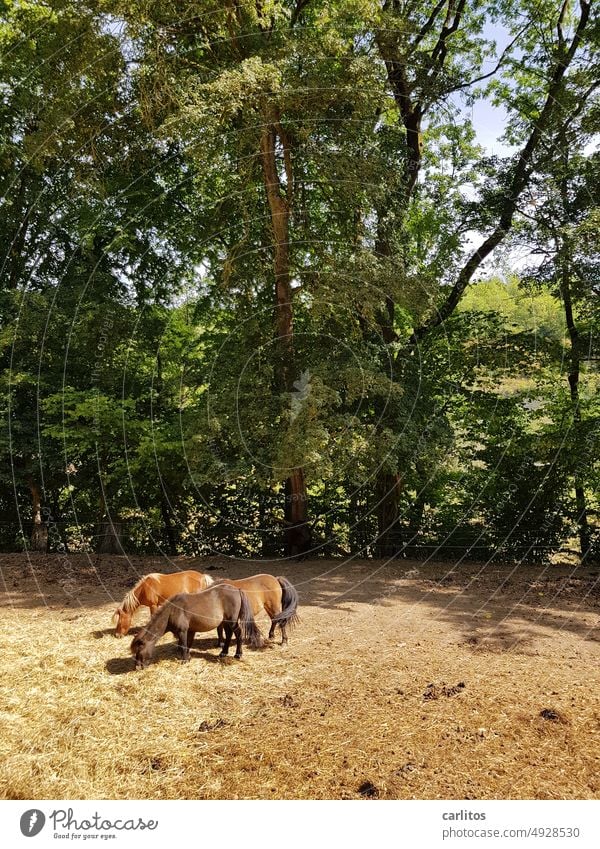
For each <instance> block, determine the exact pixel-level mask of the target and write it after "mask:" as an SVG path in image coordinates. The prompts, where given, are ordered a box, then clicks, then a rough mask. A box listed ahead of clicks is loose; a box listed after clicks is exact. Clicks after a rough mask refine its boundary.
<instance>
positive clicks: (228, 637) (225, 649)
mask: <svg viewBox="0 0 600 849" xmlns="http://www.w3.org/2000/svg"><path fill="white" fill-rule="evenodd" d="M232 633H233V628H232V627H231V623H230V622H226V623H225V642H224V643H223V648H222V650H221V657H227V655H228V654H229V646H230V645H231V635H232Z"/></svg>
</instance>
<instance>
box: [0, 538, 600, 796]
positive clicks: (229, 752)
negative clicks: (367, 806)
mask: <svg viewBox="0 0 600 849" xmlns="http://www.w3.org/2000/svg"><path fill="white" fill-rule="evenodd" d="M0 566H1V571H2V578H3V582H4V583H3V586H2V588H1V589H2V594H1V598H0V602H1V604H2V607H3V610H2V623H3V624H2V629H1V634H0V640H1V646H0V723H1V728H2V731H1V733H0V796H2V797H3V798H9V799H25V798H27V799H29V798H33V799H43V798H51V799H60V798H74V799H85V798H92V799H94V798H100V799H128V798H137V799H145V798H169V799H171V798H180V799H200V798H213V799H214V798H261V799H265V798H267V799H273V798H317V799H323V798H334V799H339V798H342V799H352V798H361V797H362V798H365V799H376V798H381V799H390V798H400V799H436V798H449V799H488V798H501V799H521V798H536V799H554V798H568V799H589V798H600V663H599V660H600V583H599V580H600V579H599V573H598V572H597V571H596V572H594V571H593V570H590V569H579V570H574V569H573V568H572V567H566V566H564V567H558V566H552V567H545V568H544V567H539V568H523V567H519V568H518V569H516V570H515V569H514V568H513V567H510V566H505V567H500V566H498V565H493V566H488V567H486V568H485V570H483V568H482V566H479V565H476V564H462V565H460V566H457V567H453V566H452V565H451V564H443V563H435V564H431V563H429V564H422V563H416V562H408V561H400V562H394V563H391V564H383V563H381V562H377V561H368V562H367V561H353V562H349V563H343V562H342V561H314V562H305V563H300V564H298V563H281V562H279V563H268V562H264V561H263V562H257V561H255V562H248V561H245V562H233V561H230V560H224V559H216V560H215V559H204V558H201V559H196V560H194V559H190V558H175V559H172V560H171V561H167V560H162V559H160V558H148V557H147V558H140V557H131V558H126V557H109V556H103V557H101V558H99V557H95V556H90V557H87V556H85V555H73V556H69V557H68V558H65V557H64V556H59V555H56V556H55V555H49V556H40V555H37V556H32V557H30V558H28V557H27V556H25V555H0ZM209 566H217V567H218V569H217V571H215V572H213V573H212V574H214V575H217V576H222V577H225V576H227V577H241V576H245V575H249V574H254V573H257V572H271V573H274V574H277V575H279V574H285V575H287V577H288V578H289V579H290V580H291V581H292V583H294V584H295V586H296V587H297V588H298V590H299V592H300V596H301V608H300V614H301V620H302V621H301V624H300V625H299V626H298V628H297V629H296V631H295V632H293V634H292V636H291V639H290V642H289V645H288V646H286V647H282V646H280V645H278V644H277V645H274V646H272V647H269V648H267V649H265V650H263V651H251V650H250V649H246V650H245V652H244V657H243V659H242V660H241V661H235V660H233V659H231V660H227V661H221V660H219V659H218V657H217V655H218V649H217V647H216V635H213V634H210V635H205V636H202V635H199V637H198V638H197V640H196V643H195V647H194V649H193V651H192V660H191V663H189V664H187V665H182V664H181V663H180V662H179V660H178V658H177V655H176V652H175V644H174V643H173V638H172V636H171V635H167V636H166V637H165V638H164V639H163V641H162V642H161V643H160V644H159V646H158V649H157V653H156V657H155V662H154V663H153V664H152V665H151V666H150V667H149V668H148V669H146V670H144V671H143V672H135V671H134V668H133V659H132V658H131V656H130V655H129V643H130V638H129V639H123V640H117V639H115V637H114V636H113V631H112V627H111V614H112V612H113V610H114V608H115V607H116V603H117V602H118V601H120V599H121V598H122V596H123V595H124V594H125V592H126V590H127V589H128V588H129V587H131V586H132V585H133V584H134V583H135V582H136V580H137V579H138V578H139V577H140V576H141V575H143V574H145V573H147V572H151V571H176V570H178V569H190V568H196V569H199V570H201V571H205V570H207V568H208V567H209ZM147 618H148V611H147V609H146V608H144V609H142V611H141V612H140V613H138V616H137V618H136V619H135V620H134V624H138V625H139V624H140V623H143V622H145V621H146V619H147ZM260 622H261V624H262V625H265V624H266V623H267V622H268V620H262V619H261V620H260ZM263 630H266V628H264V627H263Z"/></svg>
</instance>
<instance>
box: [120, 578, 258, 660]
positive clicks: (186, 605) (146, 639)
mask: <svg viewBox="0 0 600 849" xmlns="http://www.w3.org/2000/svg"><path fill="white" fill-rule="evenodd" d="M217 627H221V628H224V629H225V644H224V646H223V650H222V652H221V656H222V657H225V656H226V655H227V654H228V652H229V645H230V643H231V637H232V634H235V639H236V652H235V656H236V658H240V657H241V656H242V639H244V640H246V642H248V643H250V645H251V646H252V648H262V646H263V638H262V635H261V633H260V631H259V629H258V626H257V625H256V622H255V621H254V617H253V616H252V606H251V604H250V601H249V599H248V596H247V595H246V593H244V592H242V590H238V589H236V588H235V587H231V586H228V585H227V584H224V583H219V584H215V585H214V586H212V587H209V588H208V589H207V590H204V591H203V592H200V593H191V594H190V593H181V594H180V595H175V596H173V597H172V598H170V599H169V600H168V601H166V602H165V603H164V604H163V606H162V607H160V608H159V609H158V611H157V612H156V613H155V614H154V616H153V617H152V619H151V620H150V622H148V624H147V625H146V627H145V628H142V629H141V631H140V632H139V633H138V634H136V636H135V637H134V638H133V641H132V643H131V653H132V654H133V655H135V668H136V669H143V668H144V667H146V666H148V664H149V663H150V661H151V659H152V656H153V654H154V646H155V645H156V642H157V640H159V639H160V638H161V637H162V635H163V634H165V633H166V632H167V631H171V633H172V634H174V635H175V637H176V638H177V641H178V643H179V646H180V648H181V658H182V660H183V661H188V660H189V659H190V648H191V646H192V643H193V642H194V637H195V636H196V631H212V630H213V628H217Z"/></svg>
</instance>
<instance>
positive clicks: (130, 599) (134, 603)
mask: <svg viewBox="0 0 600 849" xmlns="http://www.w3.org/2000/svg"><path fill="white" fill-rule="evenodd" d="M150 574H152V573H150ZM150 574H148V575H144V577H143V578H140V579H139V581H138V582H137V584H136V585H135V587H133V588H132V589H131V590H129V592H128V593H127V595H126V596H125V598H124V599H123V601H122V602H121V609H122V610H124V611H125V613H133V612H134V611H135V610H137V609H138V607H139V606H140V602H139V600H138V597H137V595H136V591H137V590H139V588H140V587H141V585H142V584H143V583H144V581H145V580H146V579H147V578H149V577H150Z"/></svg>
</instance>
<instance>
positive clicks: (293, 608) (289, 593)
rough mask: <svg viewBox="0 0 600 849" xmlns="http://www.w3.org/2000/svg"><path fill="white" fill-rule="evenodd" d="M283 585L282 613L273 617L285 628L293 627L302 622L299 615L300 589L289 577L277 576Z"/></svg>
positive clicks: (275, 622)
mask: <svg viewBox="0 0 600 849" xmlns="http://www.w3.org/2000/svg"><path fill="white" fill-rule="evenodd" d="M277 580H278V581H279V583H280V585H281V590H282V592H281V613H278V614H277V615H276V616H274V617H273V620H272V622H273V624H274V625H279V626H280V627H281V629H282V630H283V629H284V628H285V627H286V626H288V627H289V628H293V627H294V625H297V624H298V623H299V622H300V617H299V616H298V590H297V589H296V587H294V586H292V584H290V582H289V581H288V579H287V578H283V577H280V578H277Z"/></svg>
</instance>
